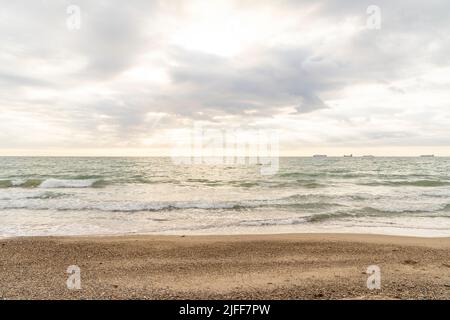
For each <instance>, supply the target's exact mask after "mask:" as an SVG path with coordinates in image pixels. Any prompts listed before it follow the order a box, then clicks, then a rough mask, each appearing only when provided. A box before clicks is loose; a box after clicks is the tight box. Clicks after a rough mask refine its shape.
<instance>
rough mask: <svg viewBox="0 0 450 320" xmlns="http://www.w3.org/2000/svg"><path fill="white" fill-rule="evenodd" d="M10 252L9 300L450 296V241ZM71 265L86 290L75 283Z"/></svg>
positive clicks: (29, 241) (242, 240) (316, 238)
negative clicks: (377, 279) (373, 285)
mask: <svg viewBox="0 0 450 320" xmlns="http://www.w3.org/2000/svg"><path fill="white" fill-rule="evenodd" d="M0 251H1V255H2V257H5V259H2V261H0V299H450V237H438V238H428V237H427V238H421V237H405V236H389V235H372V234H341V233H337V234H336V233H329V234H325V233H321V234H319V233H311V234H265V235H262V234H251V235H198V236H191V235H185V236H177V235H125V236H75V237H26V238H22V237H16V238H8V239H0ZM71 265H76V266H79V268H80V270H81V286H82V289H81V290H69V289H67V286H66V281H67V278H68V276H69V275H68V274H67V273H66V271H67V268H68V267H69V266H71ZM371 265H377V266H379V267H380V269H381V289H380V290H369V289H368V288H367V284H366V283H367V278H368V277H369V275H368V274H367V273H366V270H367V267H368V266H371Z"/></svg>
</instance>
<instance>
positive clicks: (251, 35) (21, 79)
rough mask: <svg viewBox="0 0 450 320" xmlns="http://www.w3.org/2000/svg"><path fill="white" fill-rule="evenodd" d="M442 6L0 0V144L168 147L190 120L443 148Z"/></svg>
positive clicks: (73, 150)
mask: <svg viewBox="0 0 450 320" xmlns="http://www.w3.org/2000/svg"><path fill="white" fill-rule="evenodd" d="M373 5H375V6H376V12H375V11H373ZM74 6H75V7H74ZM369 6H372V9H370V8H369ZM73 8H75V9H76V10H74V9H73ZM368 8H369V10H368ZM77 10H79V11H77ZM449 12H450V2H449V1H448V0H428V1H426V2H424V1H422V0H408V1H407V0H399V1H387V0H386V1H385V0H370V1H365V0H339V1H338V0H336V1H331V0H319V1H317V0H316V1H313V0H295V1H294V0H278V1H261V0H259V1H256V0H242V1H233V0H226V1H221V0H208V1H206V0H203V1H196V0H192V1H177V0H171V1H149V0H128V1H120V0H109V1H102V0H98V1H92V0H71V1H63V0H59V1H58V0H47V1H44V0H35V1H25V0H16V1H6V0H0V155H36V156H39V155H72V156H73V155H80V156H84V155H95V156H119V155H122V156H126V155H133V156H147V155H168V154H170V150H171V148H173V139H174V137H177V136H180V135H181V136H183V135H185V134H186V132H189V130H190V129H191V128H193V127H194V126H198V125H201V126H203V127H208V128H209V127H210V128H216V129H218V130H224V131H226V130H249V131H252V130H253V131H255V130H258V131H262V132H266V131H276V132H278V134H279V145H280V151H281V155H311V154H316V153H324V154H329V155H342V154H348V153H353V154H361V155H362V154H374V155H418V154H436V155H446V156H450V126H449V124H450V33H449V30H450V19H448V16H449ZM78 13H79V15H78ZM78 18H79V19H78ZM374 19H375V20H374ZM374 21H375V24H374ZM175 139H176V138H175Z"/></svg>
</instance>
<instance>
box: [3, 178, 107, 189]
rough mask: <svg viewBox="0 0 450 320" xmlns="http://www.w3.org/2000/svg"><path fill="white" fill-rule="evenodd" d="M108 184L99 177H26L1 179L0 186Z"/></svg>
mask: <svg viewBox="0 0 450 320" xmlns="http://www.w3.org/2000/svg"><path fill="white" fill-rule="evenodd" d="M104 185H106V182H105V181H104V180H99V179H25V180H0V188H1V189H5V188H27V189H30V188H42V189H52V188H55V189H57V188H91V187H92V188H95V187H102V186H104Z"/></svg>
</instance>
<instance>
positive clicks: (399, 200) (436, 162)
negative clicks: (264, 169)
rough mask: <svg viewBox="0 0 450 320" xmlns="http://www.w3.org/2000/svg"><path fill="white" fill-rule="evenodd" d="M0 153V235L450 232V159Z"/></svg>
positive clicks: (438, 234)
mask: <svg viewBox="0 0 450 320" xmlns="http://www.w3.org/2000/svg"><path fill="white" fill-rule="evenodd" d="M260 169H261V165H257V164H249V165H205V164H200V165H182V164H176V163H174V162H173V161H172V159H171V158H26V157H2V158H0V237H15V236H47V235H52V236H59V235H112V234H114V235H116V234H176V235H180V234H183V235H189V234H252V233H291V232H292V233H296V232H337V233H339V232H346V233H375V234H394V235H413V236H435V237H442V236H450V158H281V159H280V163H279V170H278V172H277V173H276V174H274V175H261V170H260Z"/></svg>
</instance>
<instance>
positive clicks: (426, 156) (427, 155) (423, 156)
mask: <svg viewBox="0 0 450 320" xmlns="http://www.w3.org/2000/svg"><path fill="white" fill-rule="evenodd" d="M420 157H421V158H434V154H423V155H421V156H420Z"/></svg>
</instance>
